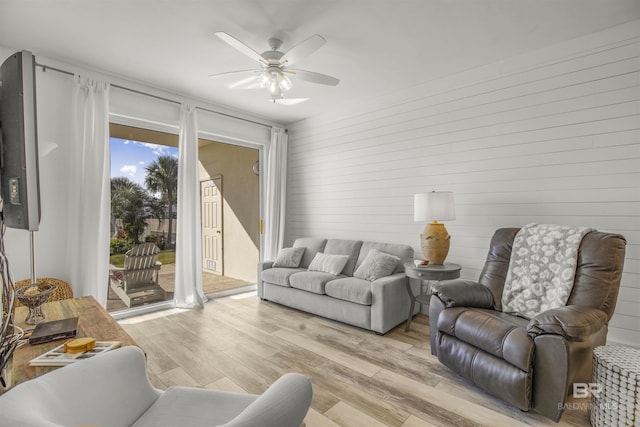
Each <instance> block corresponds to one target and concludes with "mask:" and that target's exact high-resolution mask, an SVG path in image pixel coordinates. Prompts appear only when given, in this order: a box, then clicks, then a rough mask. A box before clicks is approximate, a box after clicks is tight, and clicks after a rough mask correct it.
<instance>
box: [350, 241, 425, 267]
mask: <svg viewBox="0 0 640 427" xmlns="http://www.w3.org/2000/svg"><path fill="white" fill-rule="evenodd" d="M371 249H377V250H379V251H380V252H384V253H387V254H390V255H395V256H397V257H398V258H400V262H398V265H397V266H396V268H395V270H394V271H393V273H402V272H403V271H404V263H405V262H407V261H411V260H413V248H412V247H411V246H409V245H401V244H396V243H380V242H363V243H362V247H361V248H360V253H359V254H358V260H357V262H356V268H358V267H360V264H362V262H363V261H364V259H365V258H366V257H367V255H368V254H369V251H370V250H371Z"/></svg>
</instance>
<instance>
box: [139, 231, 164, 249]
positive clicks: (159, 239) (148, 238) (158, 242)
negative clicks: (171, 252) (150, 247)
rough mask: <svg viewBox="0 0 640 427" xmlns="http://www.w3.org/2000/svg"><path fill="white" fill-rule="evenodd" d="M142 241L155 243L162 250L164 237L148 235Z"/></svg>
mask: <svg viewBox="0 0 640 427" xmlns="http://www.w3.org/2000/svg"><path fill="white" fill-rule="evenodd" d="M144 241H145V242H147V243H155V244H156V245H158V247H159V248H160V249H164V236H162V235H156V234H149V235H147V236H146V237H145V238H144Z"/></svg>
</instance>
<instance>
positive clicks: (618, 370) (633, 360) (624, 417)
mask: <svg viewBox="0 0 640 427" xmlns="http://www.w3.org/2000/svg"><path fill="white" fill-rule="evenodd" d="M592 381H593V383H592V384H589V386H590V387H591V386H593V385H595V387H596V389H595V390H592V391H591V404H590V405H589V408H590V410H591V414H590V421H591V425H593V426H594V427H605V426H614V425H615V426H634V425H636V423H637V422H638V421H640V350H638V349H636V348H631V347H623V346H614V345H605V346H600V347H596V348H595V349H594V350H593V379H592ZM574 394H575V392H574Z"/></svg>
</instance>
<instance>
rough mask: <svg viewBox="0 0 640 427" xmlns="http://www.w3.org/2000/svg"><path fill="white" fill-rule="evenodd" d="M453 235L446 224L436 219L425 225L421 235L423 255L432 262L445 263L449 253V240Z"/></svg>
mask: <svg viewBox="0 0 640 427" xmlns="http://www.w3.org/2000/svg"><path fill="white" fill-rule="evenodd" d="M450 241H451V236H450V235H449V233H448V232H447V229H446V228H445V227H444V224H442V223H440V222H438V221H434V222H432V223H429V224H427V225H426V226H425V227H424V232H423V233H422V234H421V235H420V242H421V244H422V255H424V258H425V259H428V260H429V263H430V264H437V265H439V264H444V260H445V259H446V258H447V255H448V254H449V242H450Z"/></svg>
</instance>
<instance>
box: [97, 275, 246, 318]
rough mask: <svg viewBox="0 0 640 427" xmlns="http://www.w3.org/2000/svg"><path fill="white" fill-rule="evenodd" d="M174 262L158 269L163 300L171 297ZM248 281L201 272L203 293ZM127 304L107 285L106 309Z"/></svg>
mask: <svg viewBox="0 0 640 427" xmlns="http://www.w3.org/2000/svg"><path fill="white" fill-rule="evenodd" d="M175 267H176V265H175V264H163V265H162V268H161V269H160V274H159V277H158V282H159V284H160V286H161V287H162V289H164V291H165V300H166V301H169V300H172V299H173V291H174V285H175V277H176V270H175ZM250 284H251V283H250V282H246V281H244V280H239V279H234V278H233V277H228V276H220V275H218V274H214V273H209V272H206V271H203V272H202V288H203V290H204V293H205V294H207V295H208V294H213V293H216V292H222V291H227V290H230V289H235V288H240V287H243V286H247V285H250ZM126 308H127V306H126V305H125V304H124V302H123V301H122V300H121V299H120V298H119V297H118V295H116V293H115V292H113V290H112V289H111V287H109V297H108V300H107V311H118V310H124V309H126Z"/></svg>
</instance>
